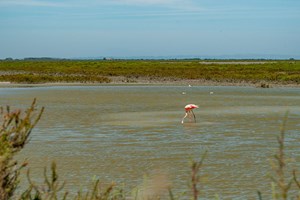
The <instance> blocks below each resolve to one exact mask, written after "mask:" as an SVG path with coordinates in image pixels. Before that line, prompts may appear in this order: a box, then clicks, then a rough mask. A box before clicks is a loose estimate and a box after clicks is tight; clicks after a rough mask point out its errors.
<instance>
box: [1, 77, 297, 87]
mask: <svg viewBox="0 0 300 200" xmlns="http://www.w3.org/2000/svg"><path fill="white" fill-rule="evenodd" d="M108 78H110V79H111V80H112V81H111V82H109V83H93V82H85V83H83V82H46V83H11V82H8V81H5V82H0V87H1V88H11V87H50V86H107V85H109V86H121V85H126V86H136V85H153V86H155V85H157V86H159V85H161V86H237V87H256V88H278V87H295V88H299V87H300V84H295V83H285V84H283V83H279V82H272V81H260V82H256V83H255V82H249V81H235V82H232V81H211V80H203V79H175V78H151V77H149V78H141V77H139V78H130V79H128V78H127V77H123V76H113V77H108Z"/></svg>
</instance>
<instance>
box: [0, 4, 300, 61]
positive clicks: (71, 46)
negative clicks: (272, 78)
mask: <svg viewBox="0 0 300 200" xmlns="http://www.w3.org/2000/svg"><path fill="white" fill-rule="evenodd" d="M299 10H300V1H295V0H285V1H282V0H272V1H270V0H265V1H258V0H253V1H241V0H239V1H238V0H228V1H226V2H224V1H221V0H215V1H211V0H202V1H196V0H91V1H89V2H88V3H87V2H85V1H82V0H73V1H71V0H60V1H58V0H0V44H1V45H0V59H4V58H7V57H11V58H16V59H22V58H26V57H54V58H95V57H96V58H98V57H114V58H135V57H137V58H142V57H172V58H176V56H178V57H200V58H222V57H224V58H236V59H242V58H253V59H259V58H265V59H289V58H295V59H300V37H299V35H300V12H299Z"/></svg>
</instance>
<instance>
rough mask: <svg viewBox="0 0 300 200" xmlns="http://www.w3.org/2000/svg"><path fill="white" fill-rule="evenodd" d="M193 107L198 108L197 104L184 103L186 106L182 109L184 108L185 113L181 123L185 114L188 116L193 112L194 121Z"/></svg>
mask: <svg viewBox="0 0 300 200" xmlns="http://www.w3.org/2000/svg"><path fill="white" fill-rule="evenodd" d="M195 108H199V106H197V105H195V104H188V105H186V106H185V107H184V109H185V115H184V117H183V118H182V121H181V123H182V124H183V123H184V119H185V118H186V117H187V116H189V118H191V117H192V116H191V114H193V117H194V121H195V122H196V116H195V114H194V112H193V109H195Z"/></svg>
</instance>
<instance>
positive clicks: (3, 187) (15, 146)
mask: <svg viewBox="0 0 300 200" xmlns="http://www.w3.org/2000/svg"><path fill="white" fill-rule="evenodd" d="M35 104H36V101H35V100H34V101H33V103H32V105H31V106H30V107H29V108H28V109H27V110H26V112H25V114H24V115H23V113H22V112H21V111H20V110H16V111H12V112H11V111H10V107H8V106H7V107H6V111H5V110H4V109H3V108H2V107H1V109H0V114H1V115H2V116H3V118H1V121H0V123H1V127H0V170H1V171H0V199H3V200H6V199H9V198H10V197H12V195H13V193H14V191H15V189H16V187H17V185H18V183H19V180H18V178H19V174H20V170H21V169H22V168H23V167H24V166H26V163H23V164H21V165H20V166H19V165H18V163H17V161H15V160H13V156H14V155H15V154H16V153H17V152H19V151H20V150H21V149H22V148H23V147H24V146H25V144H26V143H27V142H28V137H29V135H30V133H31V131H32V129H33V128H34V126H35V125H36V123H37V122H38V121H39V119H40V117H41V115H42V113H43V110H44V108H42V109H41V110H40V111H39V112H38V115H37V116H34V114H35V112H36V108H35Z"/></svg>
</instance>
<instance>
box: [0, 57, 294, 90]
mask: <svg viewBox="0 0 300 200" xmlns="http://www.w3.org/2000/svg"><path fill="white" fill-rule="evenodd" d="M115 77H122V78H121V79H119V80H120V82H137V83H138V82H139V81H140V80H148V81H150V82H151V81H158V82H164V81H169V82H170V81H171V82H172V81H182V80H201V81H202V82H205V81H212V82H215V83H220V82H222V83H240V82H246V83H252V84H260V83H271V84H282V85H285V84H294V85H300V61H252V60H251V61H246V60H245V61H201V60H82V61H77V60H51V61H24V60H20V61H0V81H1V82H12V83H53V82H67V83H74V82H77V83H110V82H111V83H113V82H114V80H116V79H115Z"/></svg>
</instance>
